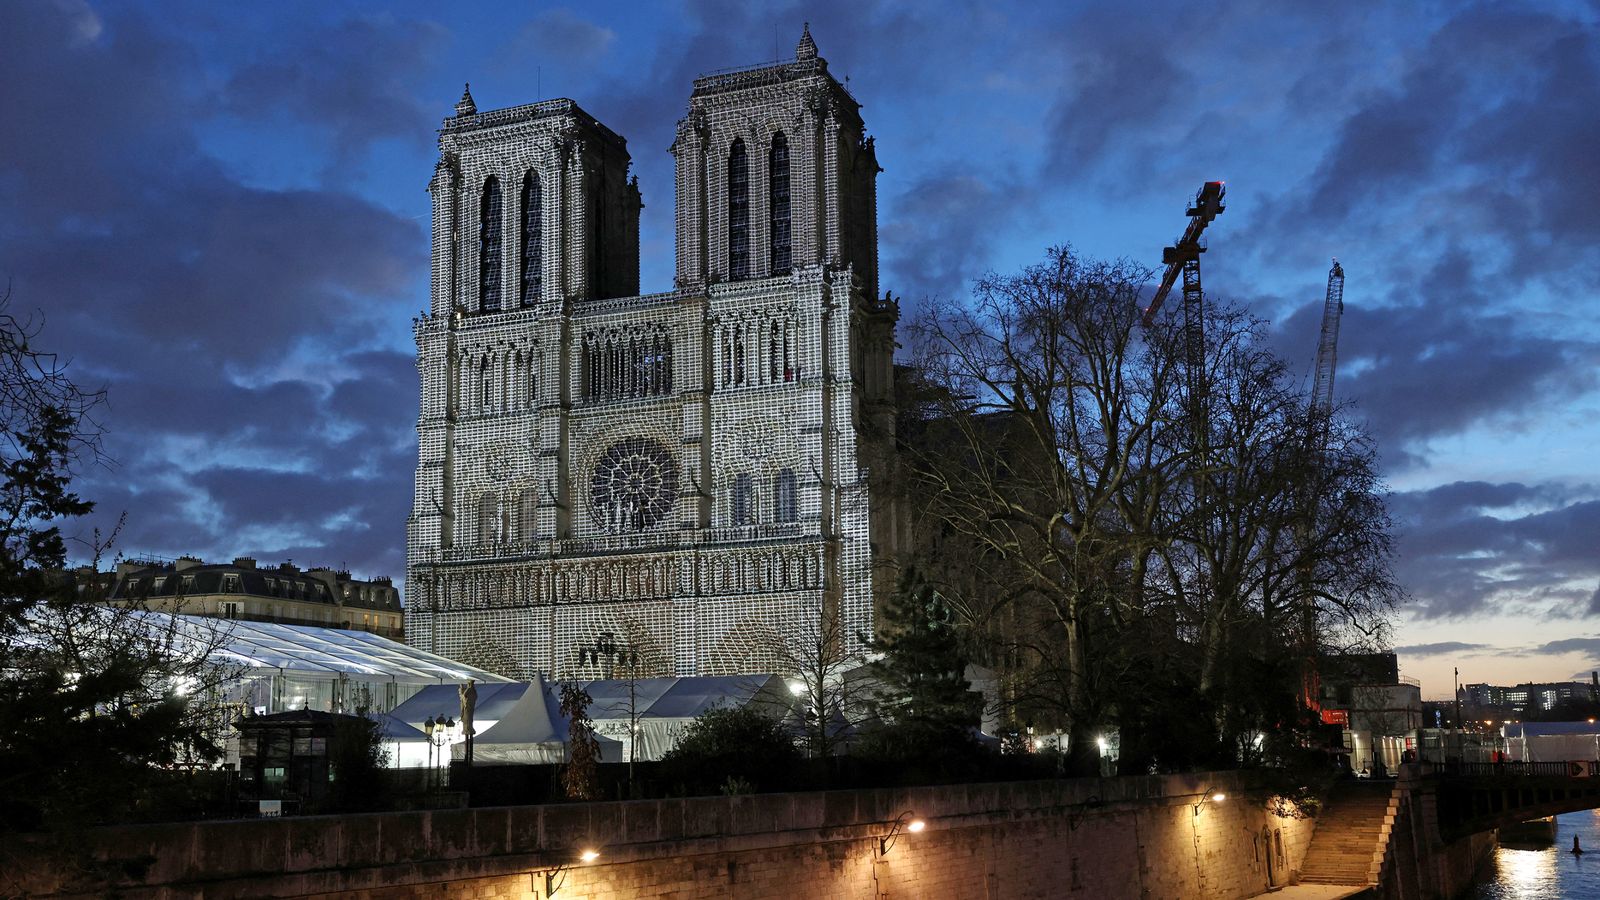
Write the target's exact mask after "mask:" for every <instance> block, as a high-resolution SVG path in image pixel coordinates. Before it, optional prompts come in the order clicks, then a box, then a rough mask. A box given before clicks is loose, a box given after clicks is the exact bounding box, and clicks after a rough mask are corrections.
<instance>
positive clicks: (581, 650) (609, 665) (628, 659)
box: [578, 631, 639, 795]
mask: <svg viewBox="0 0 1600 900" xmlns="http://www.w3.org/2000/svg"><path fill="white" fill-rule="evenodd" d="M602 658H603V659H605V670H604V671H605V677H606V680H607V681H610V680H612V679H614V678H616V664H617V663H618V662H621V663H622V664H623V665H625V666H627V667H628V793H629V794H630V795H632V793H633V758H634V755H635V748H634V744H636V743H637V742H638V740H639V700H638V695H637V691H638V685H639V653H638V651H636V650H634V649H633V648H632V647H629V646H627V645H626V644H618V643H617V636H616V635H615V634H613V633H611V632H609V631H602V632H600V634H599V635H597V636H596V637H595V639H594V644H593V645H584V646H579V647H578V668H579V669H582V668H583V667H584V666H586V665H588V664H590V663H594V664H595V665H596V666H598V665H600V660H601V659H602Z"/></svg>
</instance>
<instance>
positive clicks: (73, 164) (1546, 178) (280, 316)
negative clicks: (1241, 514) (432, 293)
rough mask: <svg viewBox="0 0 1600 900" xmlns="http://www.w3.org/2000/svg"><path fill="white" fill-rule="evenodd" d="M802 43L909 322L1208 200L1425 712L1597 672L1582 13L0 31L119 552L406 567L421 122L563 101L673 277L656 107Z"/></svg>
mask: <svg viewBox="0 0 1600 900" xmlns="http://www.w3.org/2000/svg"><path fill="white" fill-rule="evenodd" d="M804 21H809V22H810V23H811V28H812V32H813V34H814V35H815V37H816V40H817V43H818V46H819V48H820V50H821V53H822V55H823V56H824V57H825V58H827V59H828V61H829V64H830V67H831V69H832V71H833V72H834V74H835V75H836V76H838V77H841V78H844V77H848V78H849V79H850V80H849V88H850V90H851V91H852V92H853V93H854V94H855V95H856V97H857V98H858V99H859V100H860V101H861V102H862V103H863V104H864V109H863V115H864V117H865V118H866V120H867V123H868V127H869V128H870V130H871V132H872V133H873V134H874V135H875V136H876V139H877V146H878V157H879V160H880V161H881V163H882V164H883V167H884V170H885V171H884V173H883V174H882V176H880V179H879V188H878V190H879V234H880V239H881V247H880V253H881V258H882V264H883V279H882V280H883V285H884V287H886V288H888V289H891V290H893V291H894V292H895V293H896V294H897V295H900V296H903V297H904V298H906V305H907V307H908V310H909V311H910V312H911V313H912V314H914V312H915V310H916V309H920V308H923V307H924V306H925V305H926V304H928V303H936V302H940V301H941V298H945V299H948V298H952V297H959V296H960V294H961V293H962V291H963V290H964V287H965V286H966V285H967V284H968V283H969V282H970V280H971V279H972V278H973V277H974V276H976V275H978V274H981V273H982V272H983V271H985V270H989V269H993V270H998V271H1006V270H1011V269H1015V268H1017V267H1019V266H1021V265H1024V264H1027V263H1029V262H1031V261H1034V260H1037V259H1038V258H1039V257H1040V255H1041V253H1042V251H1043V250H1044V248H1045V247H1046V246H1048V245H1051V244H1055V243H1063V242H1065V243H1071V244H1072V245H1073V246H1075V247H1076V248H1077V250H1078V251H1079V252H1081V253H1083V254H1086V255H1089V256H1098V257H1120V256H1127V257H1131V258H1133V259H1136V260H1137V261H1139V262H1143V263H1147V264H1150V265H1155V264H1156V263H1158V262H1159V260H1160V250H1161V247H1162V245H1163V244H1165V243H1166V242H1168V241H1169V240H1170V239H1171V238H1172V237H1173V235H1174V234H1176V233H1177V232H1178V231H1179V230H1180V229H1181V227H1182V225H1183V220H1182V210H1183V206H1184V202H1185V200H1186V199H1187V197H1188V196H1189V195H1191V194H1192V193H1193V192H1194V190H1195V189H1196V188H1197V187H1198V186H1199V184H1200V182H1202V181H1204V180H1207V179H1217V178H1222V179H1226V180H1227V182H1228V200H1229V203H1228V210H1227V212H1226V213H1225V214H1224V215H1223V216H1222V217H1221V218H1220V219H1218V220H1217V223H1216V224H1215V225H1214V226H1213V230H1212V232H1211V252H1210V253H1209V254H1208V255H1207V257H1206V260H1205V265H1206V272H1205V275H1206V285H1207V288H1208V290H1209V291H1210V292H1211V293H1213V294H1214V295H1217V296H1222V297H1227V298H1231V299H1233V300H1236V301H1238V302H1240V303H1243V304H1245V305H1247V306H1248V307H1249V308H1250V309H1251V310H1252V311H1254V312H1255V313H1257V314H1258V315H1261V316H1263V317H1265V318H1268V319H1270V320H1271V321H1272V322H1273V325H1274V331H1275V340H1276V341H1277V342H1278V345H1279V347H1280V350H1281V351H1282V352H1283V353H1284V354H1285V355H1286V356H1287V358H1289V359H1291V360H1294V361H1296V363H1297V364H1298V365H1300V367H1301V368H1302V369H1304V370H1306V371H1309V368H1310V365H1311V362H1312V357H1313V355H1314V353H1315V342H1316V327H1317V318H1318V316H1319V315H1320V302H1321V298H1322V292H1323V286H1324V283H1325V278H1326V274H1327V269H1328V265H1329V259H1330V257H1333V256H1337V257H1339V259H1340V260H1341V262H1342V263H1343V264H1344V266H1345V269H1346V272H1347V274H1348V283H1347V288H1346V304H1347V313H1346V317H1345V321H1344V328H1343V332H1342V335H1341V340H1340V351H1341V352H1340V374H1339V378H1338V382H1337V386H1338V391H1337V393H1338V396H1339V399H1340V400H1341V401H1349V402H1352V403H1354V404H1355V405H1356V414H1357V415H1359V416H1360V417H1362V418H1363V419H1365V420H1366V421H1368V422H1369V423H1370V426H1371V428H1372V430H1373V432H1374V433H1375V435H1376V436H1377V438H1378V441H1379V448H1380V452H1381V453H1382V457H1383V463H1384V469H1385V472H1386V475H1387V478H1388V481H1389V485H1390V487H1391V488H1392V489H1393V491H1394V492H1395V493H1394V495H1393V497H1392V498H1391V506H1392V510H1393V512H1394V513H1395V516H1396V518H1397V524H1398V531H1399V534H1400V540H1399V548H1400V554H1401V557H1400V560H1399V566H1398V568H1399V572H1400V574H1401V576H1402V579H1403V581H1404V583H1405V585H1406V587H1407V588H1408V590H1409V591H1410V593H1411V595H1412V597H1413V601H1412V602H1411V603H1410V604H1409V605H1408V607H1407V609H1406V612H1405V614H1404V617H1403V620H1402V624H1401V626H1400V627H1399V628H1398V629H1397V632H1396V635H1395V643H1396V644H1397V645H1398V649H1399V651H1400V654H1401V664H1402V667H1403V668H1404V669H1405V670H1406V671H1407V672H1408V673H1409V674H1412V675H1415V676H1417V677H1420V678H1422V679H1423V681H1424V691H1425V695H1427V696H1435V695H1439V696H1442V695H1447V694H1448V693H1449V689H1450V668H1451V667H1452V666H1455V665H1459V666H1460V667H1461V669H1462V675H1463V678H1464V679H1465V680H1471V681H1485V680H1487V681H1498V682H1514V681H1518V680H1527V679H1554V678H1567V677H1570V676H1573V675H1575V674H1578V673H1582V674H1583V675H1585V676H1586V674H1587V672H1588V671H1589V670H1590V669H1592V668H1597V667H1600V486H1597V485H1600V479H1597V475H1596V465H1595V460H1596V457H1597V454H1596V450H1595V448H1596V447H1597V446H1600V415H1597V411H1600V384H1597V379H1596V374H1597V372H1600V325H1597V323H1596V321H1595V319H1596V316H1597V314H1600V305H1597V304H1596V303H1595V302H1594V290H1595V289H1594V284H1595V275H1596V273H1597V272H1600V206H1597V198H1600V164H1597V160H1600V113H1597V110H1600V4H1597V3H1595V2H1589V3H1584V2H1577V0H1573V2H1567V3H1557V2H1540V3H1515V2H1508V3H1484V4H1469V3H1456V2H1448V3H1426V2H1418V3H1406V4H1392V3H1362V2H1353V3H1347V4H1340V5H1337V6H1329V7H1326V8H1325V9H1324V8H1316V9H1313V8H1311V7H1305V8H1297V5H1293V4H1280V3H1268V2H1261V0H1222V2H1218V3H1214V4H1209V5H1195V4H1192V3H1177V2H1172V3H1115V4H1113V3H1067V4H1048V5H1046V4H1038V5H1034V4H1009V3H994V2H985V3H962V2H929V3H917V4H889V3H873V2H848V3H846V2H828V3H817V4H796V3H773V4H764V3H748V2H691V3H669V4H659V5H658V4H633V5H630V4H595V5H591V6H563V5H551V4H545V3H526V4H517V3H507V2H501V3H485V4H465V3H456V4H438V3H390V4H384V5H376V4H352V3H334V2H315V3H312V2H304V3H293V2H288V3H258V4H244V3H239V4H218V3H214V2H162V3H154V2H146V3H109V2H107V3H92V2H84V0H20V2H10V3H6V4H4V5H3V6H0V99H3V101H4V115H0V276H3V277H4V278H6V279H8V280H9V282H10V285H11V290H12V293H13V298H12V301H11V302H12V305H13V308H14V309H19V310H41V311H42V312H43V314H44V315H45V316H46V318H47V319H48V324H47V330H46V332H45V339H44V343H46V344H47V345H49V346H50V347H53V348H57V349H60V350H61V351H63V353H65V354H66V355H67V356H70V357H71V358H72V361H73V371H74V372H75V373H76V374H77V375H78V377H79V379H80V380H82V381H85V382H90V383H105V384H106V385H107V386H108V387H109V388H110V397H111V405H110V408H109V410H108V411H107V412H106V415H105V416H104V420H105V424H106V425H107V427H108V429H109V435H108V438H107V449H108V450H109V452H110V454H111V455H112V456H113V457H114V458H115V460H116V467H115V468H114V469H92V470H89V471H86V472H85V473H84V474H83V477H82V479H81V481H80V485H81V487H82V490H83V492H84V493H85V494H86V495H87V496H88V497H90V498H91V499H94V500H97V501H98V502H99V504H100V512H99V514H98V515H97V516H96V517H95V523H94V524H98V525H100V526H101V527H105V526H107V525H108V524H111V523H113V522H114V521H115V519H116V517H117V515H119V514H121V513H123V512H126V515H127V520H126V526H125V528H124V530H123V531H122V533H121V535H120V537H119V541H118V547H119V548H120V549H121V550H122V551H123V552H125V553H129V554H155V555H163V556H175V555H178V554H180V553H186V552H187V553H194V554H199V555H203V556H206V557H208V558H221V559H226V558H231V557H232V556H234V555H254V556H256V557H258V558H260V559H262V560H264V561H271V562H275V561H277V560H280V559H285V558H292V559H293V560H294V561H295V562H296V563H299V564H302V565H305V564H321V563H326V564H333V565H344V566H347V567H349V568H351V569H353V570H355V571H356V572H357V574H359V575H373V574H391V575H394V576H396V577H399V576H401V575H402V574H403V565H404V529H405V518H406V515H407V514H408V512H409V504H410V480H411V474H412V468H413V466H414V465H415V452H416V448H415V435H414V430H413V429H414V424H415V415H416V374H415V368H414V363H413V353H414V348H413V346H412V343H411V332H410V325H411V317H412V316H413V315H415V314H416V313H417V312H418V311H420V310H421V309H422V308H423V307H424V306H425V305H426V303H427V281H428V238H427V228H428V197H427V194H426V191H425V186H426V183H427V180H428V177H429V175H430V174H431V172H432V169H433V163H434V160H435V145H434V129H436V128H437V127H438V124H439V121H440V120H441V119H442V118H443V117H444V116H445V115H446V114H447V113H449V111H450V109H451V107H452V105H453V104H454V103H455V101H456V98H457V97H459V96H460V93H461V86H462V83H463V82H465V81H471V82H472V91H473V95H474V97H475V98H476V100H477V103H478V106H479V108H482V109H488V108H493V107H499V106H510V105H514V104H520V103H526V102H531V101H534V100H537V99H542V98H547V97H558V96H565V97H571V98H573V99H575V100H577V101H578V102H579V103H580V104H581V105H582V106H583V107H584V108H585V109H587V110H588V111H589V112H590V113H592V114H594V115H595V116H596V117H598V118H599V119H600V120H601V121H603V122H605V123H606V124H608V125H609V126H611V127H612V128H613V129H614V130H616V131H617V132H619V133H620V134H622V135H624V136H625V137H626V138H627V139H628V140H629V147H630V150H631V152H632V154H633V160H634V167H635V170H636V172H637V173H638V175H639V179H640V183H641V187H642V189H643V192H644V199H645V204H646V206H645V210H644V214H643V234H642V238H643V241H642V247H643V252H642V256H643V288H644V290H646V291H652V290H663V289H666V288H668V287H670V283H671V272H672V252H673V248H672V167H671V164H670V163H671V160H670V157H669V156H668V154H667V146H668V144H669V143H670V142H671V135H672V131H673V127H674V124H675V122H676V121H677V119H678V117H679V116H680V115H681V114H682V112H683V110H684V108H685V103H686V100H687V97H688V92H689V87H690V82H691V81H692V79H693V78H694V77H695V76H696V75H697V74H701V73H704V72H707V71H711V70H714V69H719V68H725V67H730V66H738V65H745V64H750V63H757V62H762V61H766V60H771V59H773V58H776V57H780V56H792V54H793V52H794V45H795V41H796V39H797V38H798V36H799V33H800V27H801V23H802V22H804Z"/></svg>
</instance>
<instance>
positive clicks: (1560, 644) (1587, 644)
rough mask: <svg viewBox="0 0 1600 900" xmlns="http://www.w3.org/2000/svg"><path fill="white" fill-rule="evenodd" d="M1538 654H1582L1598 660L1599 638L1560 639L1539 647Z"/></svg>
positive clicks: (1599, 650)
mask: <svg viewBox="0 0 1600 900" xmlns="http://www.w3.org/2000/svg"><path fill="white" fill-rule="evenodd" d="M1539 652H1540V653H1584V654H1588V655H1589V656H1593V657H1595V658H1600V637H1576V638H1562V639H1561V640H1559V641H1551V642H1549V643H1547V644H1543V645H1541V646H1540V647H1539Z"/></svg>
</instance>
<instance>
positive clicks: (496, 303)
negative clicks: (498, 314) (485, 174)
mask: <svg viewBox="0 0 1600 900" xmlns="http://www.w3.org/2000/svg"><path fill="white" fill-rule="evenodd" d="M478 308H479V309H481V310H483V311H484V312H489V311H491V310H497V309H499V308H500V180H499V179H498V178H495V177H494V176H493V175H490V176H489V180H488V181H485V182H484V183H483V202H482V203H481V204H480V206H479V209H478Z"/></svg>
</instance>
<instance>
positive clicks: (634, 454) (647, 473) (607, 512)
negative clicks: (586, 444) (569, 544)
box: [589, 437, 678, 534]
mask: <svg viewBox="0 0 1600 900" xmlns="http://www.w3.org/2000/svg"><path fill="white" fill-rule="evenodd" d="M677 499H678V464H677V462H676V461H675V460H673V458H672V454H671V453H668V452H667V448H666V447H663V446H662V445H661V442H660V441H657V440H654V439H652V438H639V437H633V438H625V439H623V440H620V441H618V442H616V443H615V444H612V445H611V446H610V447H608V448H606V451H605V452H604V453H602V454H601V455H600V459H599V460H598V461H597V462H596V463H595V466H594V481H593V483H592V484H591V485H590V490H589V501H590V503H591V504H592V506H593V510H594V519H595V521H596V522H597V523H599V525H600V529H601V530H602V531H607V532H610V533H612V534H617V533H621V532H629V531H643V530H644V529H646V528H649V527H651V526H653V525H655V524H656V523H658V522H660V521H661V520H662V519H663V518H665V517H666V515H667V513H669V512H671V511H672V504H673V503H675V502H677Z"/></svg>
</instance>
